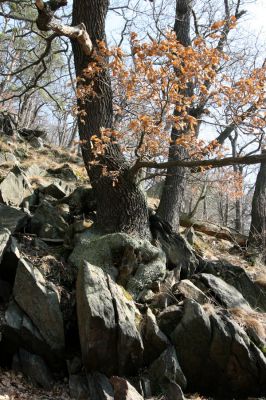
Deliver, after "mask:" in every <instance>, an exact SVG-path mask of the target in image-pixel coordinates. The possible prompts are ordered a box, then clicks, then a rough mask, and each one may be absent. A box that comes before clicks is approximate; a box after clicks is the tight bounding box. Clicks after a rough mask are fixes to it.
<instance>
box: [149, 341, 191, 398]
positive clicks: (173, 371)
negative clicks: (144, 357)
mask: <svg viewBox="0 0 266 400" xmlns="http://www.w3.org/2000/svg"><path fill="white" fill-rule="evenodd" d="M149 376H150V380H151V383H152V390H153V392H155V393H160V392H161V391H162V390H163V389H164V385H166V384H168V383H169V382H175V383H176V384H178V385H179V386H180V387H181V388H182V389H185V388H186V386H187V380H186V377H185V375H184V373H183V371H182V369H181V367H180V365H179V362H178V359H177V356H176V351H175V349H174V347H173V346H169V347H168V349H166V350H165V351H164V352H163V353H162V354H161V355H160V357H158V358H157V360H155V361H154V362H153V363H152V364H151V366H150V367H149Z"/></svg>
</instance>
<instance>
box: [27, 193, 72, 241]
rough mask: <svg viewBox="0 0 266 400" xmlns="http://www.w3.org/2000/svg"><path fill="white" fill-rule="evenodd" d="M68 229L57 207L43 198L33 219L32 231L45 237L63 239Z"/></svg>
mask: <svg viewBox="0 0 266 400" xmlns="http://www.w3.org/2000/svg"><path fill="white" fill-rule="evenodd" d="M67 229H68V224H67V223H66V222H65V220H64V218H63V217H61V216H60V215H59V212H58V210H57V209H56V207H53V206H52V205H51V204H50V203H48V201H46V200H43V201H42V203H41V204H40V205H39V207H38V208H37V210H36V212H35V214H34V216H33V217H32V219H31V232H32V233H35V234H37V235H38V236H39V237H40V238H44V239H63V238H64V236H65V233H66V231H67Z"/></svg>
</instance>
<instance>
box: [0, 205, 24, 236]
mask: <svg viewBox="0 0 266 400" xmlns="http://www.w3.org/2000/svg"><path fill="white" fill-rule="evenodd" d="M28 219H29V216H28V214H26V213H24V212H23V211H21V210H18V209H17V208H14V207H9V206H6V205H4V204H0V227H1V228H6V229H9V230H10V232H11V233H14V232H15V231H19V230H20V229H22V228H23V227H25V226H26V225H27V222H28Z"/></svg>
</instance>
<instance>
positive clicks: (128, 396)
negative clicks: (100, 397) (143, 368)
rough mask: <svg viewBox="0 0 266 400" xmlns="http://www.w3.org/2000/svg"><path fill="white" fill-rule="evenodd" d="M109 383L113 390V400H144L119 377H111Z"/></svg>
mask: <svg viewBox="0 0 266 400" xmlns="http://www.w3.org/2000/svg"><path fill="white" fill-rule="evenodd" d="M110 382H111V384H112V385H113V388H114V399H115V400H144V398H143V397H142V396H141V395H140V394H139V393H138V392H137V391H136V389H135V388H134V387H133V386H132V385H131V384H130V383H129V382H128V381H127V380H126V379H124V378H120V377H119V376H112V378H111V379H110Z"/></svg>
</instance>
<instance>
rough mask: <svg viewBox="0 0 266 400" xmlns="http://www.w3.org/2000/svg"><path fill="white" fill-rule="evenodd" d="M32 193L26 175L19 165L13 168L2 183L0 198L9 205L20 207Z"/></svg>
mask: <svg viewBox="0 0 266 400" xmlns="http://www.w3.org/2000/svg"><path fill="white" fill-rule="evenodd" d="M32 193H33V190H32V187H31V185H30V183H29V181H28V179H27V177H26V175H25V174H24V173H23V171H22V170H21V169H20V168H19V167H17V166H15V167H14V168H12V170H11V171H10V172H9V173H8V174H7V176H6V177H5V179H4V180H3V181H2V182H1V184H0V200H1V201H2V202H3V203H4V204H6V205H9V206H15V207H19V206H20V205H21V204H22V203H23V200H25V199H26V198H27V197H29V196H30V195H31V194H32Z"/></svg>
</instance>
